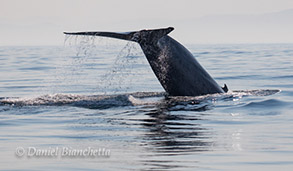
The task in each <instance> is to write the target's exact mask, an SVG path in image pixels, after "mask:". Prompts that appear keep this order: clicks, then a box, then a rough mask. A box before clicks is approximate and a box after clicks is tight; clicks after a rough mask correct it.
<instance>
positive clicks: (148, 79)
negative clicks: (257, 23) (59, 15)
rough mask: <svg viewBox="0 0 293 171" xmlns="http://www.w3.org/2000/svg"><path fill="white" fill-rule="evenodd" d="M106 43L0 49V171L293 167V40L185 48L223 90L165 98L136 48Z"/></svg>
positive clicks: (271, 168) (104, 41) (89, 42)
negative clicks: (91, 153) (84, 152)
mask: <svg viewBox="0 0 293 171" xmlns="http://www.w3.org/2000/svg"><path fill="white" fill-rule="evenodd" d="M92 41H96V42H92ZM76 42H77V43H76ZM114 42H115V43H114ZM114 42H112V41H109V40H101V39H98V41H97V39H95V40H94V39H88V40H82V41H81V40H76V41H74V39H73V40H70V41H69V43H68V42H67V44H66V46H64V47H0V61H1V62H0V74H1V75H0V127H1V129H0V152H1V155H0V158H1V160H0V169H1V170H18V169H24V170H52V169H58V170H60V169H61V170H74V169H83V170H96V169H97V170H118V169H119V170H195V169H198V170H248V169H254V170H256V169H257V170H259V169H261V170H265V169H266V170H277V169H280V170H292V169H293V124H292V123H293V113H292V110H293V98H292V96H293V44H240V45H237V44H232V45H187V47H188V48H189V49H190V51H191V52H192V53H193V54H194V56H195V57H196V58H197V60H198V61H199V62H200V63H201V64H202V65H203V66H204V68H205V69H206V70H207V71H208V72H209V73H210V74H211V75H212V76H213V77H214V78H215V80H216V81H217V82H218V83H219V84H220V85H223V84H225V83H226V84H227V85H228V87H229V89H230V91H229V92H228V93H225V94H216V95H207V96H200V97H167V96H166V94H165V93H164V90H163V89H162V87H161V85H160V83H159V82H158V81H157V79H156V77H155V75H154V74H153V73H152V70H151V69H150V67H149V65H148V63H147V61H146V59H145V57H144V55H143V54H142V52H141V51H140V49H139V47H138V46H137V45H135V44H127V45H126V46H125V44H126V43H125V42H123V41H121V42H119V43H117V42H116V41H114ZM19 147H21V148H23V149H24V150H25V151H24V154H23V155H22V156H18V154H17V149H18V148H19ZM29 147H34V148H36V149H43V150H44V149H47V150H48V149H54V148H59V149H61V148H64V147H70V148H72V149H86V148H89V147H90V148H94V149H99V148H103V149H107V150H109V151H110V152H111V153H110V155H109V156H98V157H88V156H85V157H84V156H73V157H62V156H61V154H57V156H44V155H43V156H42V155H41V156H32V157H29V156H28V148H29Z"/></svg>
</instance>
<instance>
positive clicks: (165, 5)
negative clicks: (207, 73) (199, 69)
mask: <svg viewBox="0 0 293 171" xmlns="http://www.w3.org/2000/svg"><path fill="white" fill-rule="evenodd" d="M292 21H293V1H292V0H169V1H167V0H147V1H141V0H123V1H118V0H115V1H114V0H0V46H6V45H62V44H63V42H64V35H63V31H118V32H123V31H135V30H140V29H148V28H161V27H169V26H173V27H175V30H174V31H173V32H172V33H171V34H170V35H171V36H172V37H174V38H175V39H177V40H179V41H180V42H183V43H293V31H292V30H293V22H292Z"/></svg>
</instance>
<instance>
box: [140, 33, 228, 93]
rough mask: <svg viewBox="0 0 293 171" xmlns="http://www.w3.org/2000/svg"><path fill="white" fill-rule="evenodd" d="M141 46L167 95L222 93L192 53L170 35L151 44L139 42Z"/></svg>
mask: <svg viewBox="0 0 293 171" xmlns="http://www.w3.org/2000/svg"><path fill="white" fill-rule="evenodd" d="M141 48H142V49H143V52H144V54H145V55H146V58H147V60H148V62H149V63H150V65H151V67H152V69H153V71H154V73H155V75H156V76H157V78H158V79H159V81H160V83H161V84H162V86H163V87H164V89H165V90H166V92H168V94H169V95H172V96H199V95H205V94H214V93H224V91H223V89H222V88H221V87H220V86H219V85H218V84H217V83H216V81H215V80H214V79H213V78H212V77H211V76H210V75H209V74H208V73H207V72H206V71H205V70H204V68H203V67H202V66H201V65H200V64H199V63H198V62H197V61H196V59H195V58H194V57H193V55H192V54H191V53H190V52H189V51H188V50H187V49H186V48H185V47H184V46H182V45H181V44H180V43H178V42H177V41H176V40H174V39H172V38H171V37H169V36H167V35H166V36H163V37H162V38H160V39H159V40H158V42H157V43H156V44H154V45H152V46H149V45H147V43H146V44H141ZM150 49H152V50H150Z"/></svg>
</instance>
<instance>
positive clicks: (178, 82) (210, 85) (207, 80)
mask: <svg viewBox="0 0 293 171" xmlns="http://www.w3.org/2000/svg"><path fill="white" fill-rule="evenodd" d="M173 29H174V28H172V27H169V28H166V29H156V30H141V31H138V32H129V33H112V32H78V33H65V34H72V35H93V36H105V37H113V38H118V39H124V40H130V41H135V42H138V43H139V44H140V46H141V48H142V50H143V52H144V54H145V55H146V58H147V60H148V62H149V64H150V66H151V68H152V70H153V71H154V73H155V75H156V76H157V78H158V80H159V81H160V83H161V85H162V86H163V88H164V89H165V90H166V92H167V93H168V94H169V95H171V96H199V95H206V94H214V93H224V92H227V90H228V89H227V87H226V85H225V87H224V89H222V88H221V87H220V86H219V85H218V84H217V83H216V81H215V80H214V79H213V78H212V77H211V76H210V75H209V74H208V73H207V72H206V71H205V69H204V68H203V67H202V66H201V65H200V64H199V63H198V62H197V60H196V59H195V58H194V57H193V55H192V54H191V53H190V52H189V51H188V50H187V49H186V48H185V47H184V46H182V45H181V44H180V43H179V42H177V41H176V40H174V39H172V38H171V37H169V36H168V35H167V34H168V33H170V32H171V31H172V30H173ZM224 90H225V91H224Z"/></svg>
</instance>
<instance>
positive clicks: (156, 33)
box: [63, 27, 174, 42]
mask: <svg viewBox="0 0 293 171" xmlns="http://www.w3.org/2000/svg"><path fill="white" fill-rule="evenodd" d="M173 30H174V28H173V27H168V28H162V29H149V30H140V31H132V32H122V33H120V32H99V31H88V32H63V33H64V34H67V35H83V36H102V37H110V38H116V39H122V40H129V41H134V42H140V40H141V36H142V35H143V32H145V33H148V34H152V36H151V37H152V39H153V41H158V40H159V39H160V38H161V37H163V36H165V35H167V34H169V33H170V32H171V31H173Z"/></svg>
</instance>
